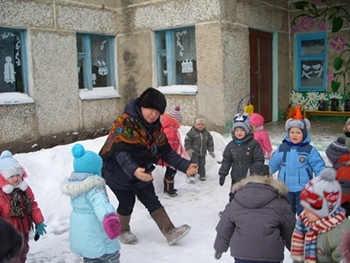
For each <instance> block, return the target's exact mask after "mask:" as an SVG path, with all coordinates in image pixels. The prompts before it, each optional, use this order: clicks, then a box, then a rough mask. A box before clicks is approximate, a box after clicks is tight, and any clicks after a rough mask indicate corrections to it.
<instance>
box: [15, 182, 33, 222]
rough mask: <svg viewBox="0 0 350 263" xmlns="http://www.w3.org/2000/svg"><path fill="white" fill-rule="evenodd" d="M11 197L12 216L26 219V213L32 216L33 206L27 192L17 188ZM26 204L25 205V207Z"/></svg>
mask: <svg viewBox="0 0 350 263" xmlns="http://www.w3.org/2000/svg"><path fill="white" fill-rule="evenodd" d="M10 195H11V211H10V213H11V214H10V215H11V216H19V217H22V218H23V217H24V213H26V214H28V215H31V213H32V206H31V202H30V199H29V197H28V195H27V193H26V192H24V191H22V190H21V189H18V188H15V189H14V190H13V191H12V193H11V194H10ZM23 204H24V205H23Z"/></svg>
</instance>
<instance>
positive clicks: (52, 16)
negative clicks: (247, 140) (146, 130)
mask: <svg viewBox="0 0 350 263" xmlns="http://www.w3.org/2000/svg"><path fill="white" fill-rule="evenodd" d="M0 2H1V4H0V35H1V37H0V41H1V42H0V63H1V64H2V67H3V68H4V73H3V74H1V75H2V76H1V77H0V116H1V124H0V146H1V148H2V149H5V148H7V149H10V150H12V151H15V152H18V151H21V152H23V151H31V150H38V149H40V148H42V147H51V146H53V145H57V144H61V143H69V142H73V141H75V140H80V139H86V138H93V137H97V136H102V135H104V134H106V133H107V132H108V130H109V128H110V127H111V125H112V123H113V121H114V119H115V118H116V116H117V115H118V114H120V113H121V112H122V110H123V108H124V106H125V104H126V103H127V102H128V101H129V100H131V99H132V98H134V97H136V96H138V95H140V94H141V93H142V91H143V90H145V89H146V88H147V87H149V86H153V87H156V88H159V89H160V90H162V91H164V93H165V95H166V97H167V100H168V107H167V110H171V109H172V108H173V107H175V106H176V105H180V106H181V110H182V115H183V123H182V124H183V125H192V123H193V118H194V116H195V115H197V114H198V113H202V114H204V115H205V116H206V119H207V127H208V129H210V130H215V131H217V132H220V133H225V132H227V130H228V129H229V128H230V125H231V120H232V117H233V116H234V114H236V113H237V112H239V111H242V110H243V107H244V106H245V105H247V104H248V103H249V102H250V103H252V105H253V106H254V108H255V111H257V112H260V113H262V114H263V115H264V117H265V120H266V121H268V122H270V121H277V120H278V119H281V118H283V113H284V112H285V111H286V108H287V106H288V104H289V103H290V94H291V92H292V91H293V90H294V89H295V87H294V84H293V83H294V77H295V76H294V73H293V72H294V57H293V56H294V45H295V44H294V43H295V42H294V35H292V34H291V24H290V22H291V18H293V16H296V14H297V13H296V10H295V7H294V5H293V3H292V2H293V1H286V0H129V1H125V0H62V1H61V0H22V1H21V0H1V1H0ZM339 3H340V4H341V1H339ZM328 88H329V87H328Z"/></svg>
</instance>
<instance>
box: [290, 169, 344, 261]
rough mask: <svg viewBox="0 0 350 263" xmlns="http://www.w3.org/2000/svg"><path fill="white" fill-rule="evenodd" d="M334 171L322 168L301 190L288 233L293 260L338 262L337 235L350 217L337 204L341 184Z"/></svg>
mask: <svg viewBox="0 0 350 263" xmlns="http://www.w3.org/2000/svg"><path fill="white" fill-rule="evenodd" d="M335 176H336V171H335V170H334V169H333V168H325V169H324V170H323V171H322V172H321V174H320V175H319V176H317V177H315V178H313V179H312V180H311V181H310V182H309V183H307V184H306V185H305V187H304V188H303V190H302V191H301V196H300V198H301V205H302V206H303V208H304V210H303V212H302V213H301V214H300V216H299V217H298V220H297V224H296V226H295V230H294V233H293V236H292V246H291V257H292V259H293V262H308V263H316V262H340V261H341V259H342V257H343V256H342V254H341V250H340V242H341V238H342V236H343V235H344V233H345V232H347V231H349V230H350V221H349V220H348V219H347V218H346V215H345V211H344V210H343V208H341V206H340V196H341V187H340V184H339V182H338V181H337V180H336V179H335Z"/></svg>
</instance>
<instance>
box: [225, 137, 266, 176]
mask: <svg viewBox="0 0 350 263" xmlns="http://www.w3.org/2000/svg"><path fill="white" fill-rule="evenodd" d="M222 155H223V159H222V163H221V167H220V169H219V175H220V176H226V175H227V174H228V173H229V171H230V169H231V179H232V181H233V182H238V181H239V180H241V179H243V178H245V177H246V176H247V172H248V168H249V167H250V166H251V165H252V164H253V163H264V161H265V158H264V154H263V150H262V148H261V146H260V143H259V142H258V141H256V140H254V135H253V134H248V135H247V136H246V137H244V138H243V139H242V140H238V139H236V138H235V137H233V139H232V141H230V142H229V144H228V145H227V146H226V147H225V150H224V153H223V154H222Z"/></svg>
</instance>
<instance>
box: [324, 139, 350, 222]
mask: <svg viewBox="0 0 350 263" xmlns="http://www.w3.org/2000/svg"><path fill="white" fill-rule="evenodd" d="M326 155H327V157H328V159H329V162H330V163H331V164H332V165H333V168H334V169H335V170H336V171H337V177H336V179H337V180H338V182H339V183H340V186H341V189H342V195H341V206H342V207H343V208H344V209H345V211H346V216H350V154H349V152H348V147H347V145H346V144H345V138H344V137H339V138H338V139H337V140H336V141H334V142H332V143H331V144H330V145H329V146H328V147H327V149H326Z"/></svg>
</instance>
